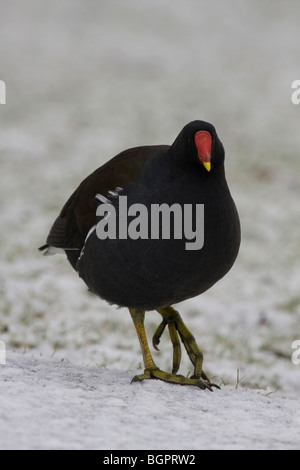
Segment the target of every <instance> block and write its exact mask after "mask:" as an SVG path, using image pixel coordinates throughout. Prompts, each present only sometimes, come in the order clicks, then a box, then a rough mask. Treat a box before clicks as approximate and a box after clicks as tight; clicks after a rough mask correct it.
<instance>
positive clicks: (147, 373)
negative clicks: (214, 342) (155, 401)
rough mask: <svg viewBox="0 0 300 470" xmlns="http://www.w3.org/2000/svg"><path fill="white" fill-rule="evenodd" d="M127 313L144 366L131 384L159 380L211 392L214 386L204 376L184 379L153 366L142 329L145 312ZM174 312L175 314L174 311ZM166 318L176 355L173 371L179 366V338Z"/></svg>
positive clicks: (174, 325)
mask: <svg viewBox="0 0 300 470" xmlns="http://www.w3.org/2000/svg"><path fill="white" fill-rule="evenodd" d="M169 308H171V307H167V309H169ZM163 310H165V309H160V310H159V313H161V314H162V311H163ZM172 310H173V309H172ZM129 311H130V314H131V317H132V320H133V323H134V326H135V329H136V332H137V335H138V338H139V342H140V346H141V350H142V354H143V360H144V366H145V370H144V373H143V374H141V375H136V376H135V377H134V378H133V380H132V381H133V382H137V381H142V380H145V379H159V380H163V381H164V382H170V383H173V384H179V385H194V386H196V387H199V388H201V389H208V390H211V391H212V387H214V386H216V385H215V384H211V383H210V382H209V381H208V380H207V378H206V376H204V375H201V374H199V377H192V378H186V377H184V376H183V375H177V374H176V373H174V372H173V373H168V372H164V371H162V370H160V369H159V368H158V367H157V365H156V364H155V362H154V361H153V358H152V356H151V352H150V349H149V345H148V341H147V337H146V332H145V327H144V318H145V311H144V310H135V309H129ZM174 312H175V310H174ZM176 313H177V312H176ZM178 315H179V314H178ZM167 316H168V314H167V312H166V315H165V316H164V320H165V321H166V322H167V324H169V323H170V324H172V326H171V327H169V331H170V335H171V339H172V337H173V339H172V343H173V346H174V345H175V346H174V349H175V350H176V354H174V356H176V358H175V359H174V358H173V371H174V370H175V369H176V368H177V366H178V367H179V364H180V356H179V355H178V351H179V349H178V344H179V348H180V342H179V338H178V334H177V330H178V325H177V323H175V322H174V323H172V321H173V320H170V321H168V320H167ZM179 317H180V316H179ZM176 320H177V321H178V318H177V317H176ZM160 327H161V325H160ZM181 329H182V328H181V327H180V330H181ZM163 330H164V328H162V327H161V328H160V331H159V333H160V332H161V334H162V333H163ZM178 332H179V335H180V337H181V339H182V336H181V335H182V332H180V331H179V330H178ZM158 339H159V338H158ZM158 342H159V341H158ZM183 343H184V345H185V347H189V346H187V345H186V344H185V342H184V341H183ZM157 344H158V343H157ZM174 361H175V364H174ZM177 370H178V368H177ZM216 387H217V386H216Z"/></svg>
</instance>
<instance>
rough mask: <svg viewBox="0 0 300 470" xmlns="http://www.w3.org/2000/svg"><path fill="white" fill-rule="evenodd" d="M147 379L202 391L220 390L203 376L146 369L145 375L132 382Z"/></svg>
mask: <svg viewBox="0 0 300 470" xmlns="http://www.w3.org/2000/svg"><path fill="white" fill-rule="evenodd" d="M147 379H156V380H162V381H163V382H168V383H172V384H179V385H192V386H194V387H198V388H200V389H201V390H210V391H211V392H212V391H213V388H214V387H215V388H218V389H219V388H220V387H219V386H218V385H217V384H214V383H212V382H210V380H209V379H208V378H207V377H206V376H205V374H203V377H199V378H196V377H190V378H189V377H184V376H183V375H178V374H171V373H169V372H164V371H162V370H160V369H158V368H157V369H146V370H145V371H144V373H143V374H140V375H136V376H135V377H133V379H132V382H141V381H143V380H147Z"/></svg>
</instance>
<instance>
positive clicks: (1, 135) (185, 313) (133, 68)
mask: <svg viewBox="0 0 300 470" xmlns="http://www.w3.org/2000/svg"><path fill="white" fill-rule="evenodd" d="M0 10H1V11H0V44H1V45H2V46H1V51H0V54H1V57H0V63H1V69H0V80H3V81H4V82H5V86H6V104H5V105H2V104H1V105H0V121H1V122H0V179H1V181H0V227H1V230H0V246H1V250H0V257H1V271H0V344H1V346H3V344H4V345H5V347H6V364H2V362H4V360H3V358H4V353H3V347H2V349H1V361H0V362H1V363H0V397H1V399H0V429H1V436H0V448H3V449H11V448H27V449H30V448H35V449H37V448H48V449H53V448H76V449H77V448H78V449H87V448H93V449H96V448H97V449H109V448H110V449H134V448H143V449H147V448H148V449H150V448H152V449H163V448H167V449H176V448H178V449H204V448H220V449H221V448H226V449H228V448H234V449H238V448H241V449H246V448H247V449H250V448H268V449H270V448H273V449H279V448H280V449H295V448H299V447H300V444H299V442H300V438H299V431H297V429H299V391H300V365H296V364H293V363H292V355H293V354H296V355H297V352H296V351H295V349H293V347H292V346H293V344H294V343H295V342H296V341H299V340H300V328H299V325H300V295H299V283H300V262H299V261H300V248H299V247H300V245H299V238H300V224H299V216H300V211H299V195H300V184H299V181H300V178H299V177H300V165H299V148H300V134H299V124H300V123H299V120H300V114H299V113H300V107H299V105H298V106H297V105H294V104H293V103H292V101H291V95H292V91H294V90H292V88H291V85H292V83H293V82H294V81H295V80H296V79H299V56H300V50H299V49H300V45H299V41H296V40H295V38H297V37H298V32H299V28H300V24H299V23H300V16H299V4H298V2H297V1H296V0H291V1H290V2H289V7H288V8H287V7H286V3H284V2H281V1H280V0H272V2H271V1H270V0H265V1H263V2H261V1H259V0H253V1H252V2H249V1H247V0H241V1H239V2H236V1H235V0H228V1H227V2H223V3H222V2H220V1H219V0H210V1H207V0H187V1H186V2H185V3H184V5H183V3H182V2H180V1H179V0H165V1H164V2H161V1H158V0H151V2H150V1H148V2H147V1H143V2H141V1H138V0H128V1H127V2H123V1H122V0H115V1H114V2H96V3H95V2H94V1H92V0H86V1H85V2H82V1H81V0H53V1H52V2H51V3H49V4H47V5H45V4H44V2H38V1H37V0H24V2H22V3H21V4H20V2H18V3H17V2H16V1H10V2H7V1H6V2H5V1H4V2H2V3H1V6H0ZM193 119H205V120H207V121H210V122H212V123H213V124H214V125H215V127H216V129H217V131H218V134H219V136H220V139H221V140H222V142H223V144H224V147H225V149H226V171H227V179H228V182H229V185H230V188H231V191H232V194H233V196H234V199H235V201H236V204H237V206H238V210H239V213H240V217H241V224H242V246H241V250H240V254H239V257H238V260H237V262H236V264H235V266H234V268H233V269H232V271H231V272H230V273H229V274H228V276H226V278H225V279H223V280H222V281H221V282H219V283H218V284H217V285H216V286H214V287H213V288H212V289H210V290H209V291H208V292H207V293H205V294H204V295H202V296H200V297H199V298H195V299H190V300H189V301H187V302H184V303H182V304H180V305H178V306H176V308H177V309H178V310H179V311H180V313H181V314H182V317H183V319H184V321H185V323H186V324H187V326H188V327H189V328H190V329H191V330H192V332H193V334H194V336H195V337H196V339H197V341H198V344H199V346H200V347H201V349H202V350H203V352H204V369H205V372H206V373H207V374H208V375H209V377H210V378H211V379H212V380H213V381H215V382H217V383H218V384H220V385H221V390H215V391H214V392H213V393H210V392H207V391H206V392H201V391H199V390H195V389H192V388H185V387H178V386H177V387H176V386H173V385H170V384H164V383H160V382H157V381H148V382H144V383H141V384H140V383H138V384H137V383H135V384H131V383H130V381H131V378H132V377H133V376H134V375H135V374H136V373H137V371H138V373H141V361H142V358H141V353H140V349H139V344H138V340H137V338H136V335H135V332H134V327H133V324H132V322H131V319H130V315H129V313H128V312H127V311H126V310H125V309H115V308H114V307H111V306H109V305H107V304H106V303H105V302H102V301H100V300H99V299H97V298H95V297H94V296H92V295H91V294H90V293H89V292H87V290H86V287H85V286H84V284H83V283H82V281H81V280H80V279H79V278H78V276H77V274H76V273H75V271H73V270H72V268H71V267H70V266H69V265H68V263H67V261H66V259H65V257H64V256H62V255H56V256H53V257H43V256H41V254H40V253H39V252H38V251H37V248H38V247H39V246H41V245H43V244H44V243H45V238H46V235H47V233H48V231H49V229H50V226H51V224H52V223H53V221H54V220H55V218H56V216H57V215H58V212H59V210H60V209H61V207H62V205H63V204H64V202H65V201H66V200H67V198H68V197H69V196H70V194H71V193H72V191H73V190H74V189H75V187H76V186H77V185H78V184H79V183H80V182H81V181H82V179H83V178H84V177H85V176H87V175H88V174H89V173H91V172H92V171H93V170H94V169H95V168H97V167H98V166H100V165H101V164H102V163H104V162H105V161H107V160H108V159H109V158H111V157H112V156H114V155H116V154H117V153H118V152H120V151H121V150H123V149H125V148H128V147H132V146H136V145H144V144H146V145H147V144H169V143H171V142H172V141H173V140H174V138H175V137H176V136H177V134H178V132H179V131H180V129H181V128H182V127H183V125H185V124H186V123H187V122H189V121H191V120H193ZM159 322H160V317H159V315H158V314H157V313H155V312H149V313H147V315H146V328H147V333H148V336H149V339H150V338H151V336H152V335H153V333H154V331H155V329H156V328H157V325H158V323H159ZM297 357H298V356H297ZM154 359H155V361H156V362H157V363H158V365H159V366H160V367H161V368H162V369H164V370H170V367H171V346H170V341H169V340H168V337H167V334H165V335H164V336H163V338H162V341H161V344H160V352H156V351H155V352H154ZM180 372H181V373H183V374H188V373H191V366H190V364H189V361H188V358H187V357H185V356H184V357H183V360H182V367H181V369H180ZM238 377H239V383H238V388H237V389H236V384H237V378H238Z"/></svg>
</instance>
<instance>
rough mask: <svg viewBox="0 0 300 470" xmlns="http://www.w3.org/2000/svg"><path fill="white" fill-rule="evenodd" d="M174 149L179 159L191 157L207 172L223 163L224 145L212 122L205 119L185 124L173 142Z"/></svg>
mask: <svg viewBox="0 0 300 470" xmlns="http://www.w3.org/2000/svg"><path fill="white" fill-rule="evenodd" d="M173 146H174V151H175V153H176V155H177V156H179V155H180V159H181V160H182V159H185V162H186V163H187V160H186V159H187V158H189V157H191V158H192V161H193V162H194V163H197V164H199V163H200V164H201V165H202V166H203V167H204V168H205V169H206V170H207V171H208V172H210V171H211V170H214V168H217V167H218V166H220V165H222V164H223V163H224V157H225V152H224V147H223V145H222V143H221V141H220V140H219V138H218V135H217V133H216V130H215V128H214V126H213V125H212V124H210V123H209V122H205V121H192V122H190V123H189V124H187V125H186V126H185V127H184V128H183V129H182V131H181V132H180V134H179V135H178V137H177V139H176V140H175V142H174V144H173Z"/></svg>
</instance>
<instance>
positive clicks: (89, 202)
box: [42, 145, 169, 256]
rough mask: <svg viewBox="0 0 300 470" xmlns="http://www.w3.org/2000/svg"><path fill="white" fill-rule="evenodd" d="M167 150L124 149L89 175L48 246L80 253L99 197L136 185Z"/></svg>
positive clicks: (58, 221) (160, 147)
mask: <svg viewBox="0 0 300 470" xmlns="http://www.w3.org/2000/svg"><path fill="white" fill-rule="evenodd" d="M168 148H169V146H167V145H157V146H148V147H136V148H132V149H129V150H125V151H124V152H122V153H120V154H118V155H117V156H115V157H114V158H112V159H111V160H109V161H108V162H107V163H105V164H104V165H103V166H101V167H100V168H98V169H97V170H95V171H94V172H93V173H92V174H90V175H89V176H88V177H87V178H86V179H85V180H83V181H82V183H81V184H80V185H79V186H78V188H77V189H76V191H75V192H74V193H73V194H72V196H71V197H70V198H69V199H68V201H67V202H66V204H65V205H64V207H63V208H62V210H61V213H60V215H59V217H58V218H57V219H56V221H55V222H54V224H53V226H52V228H51V230H50V233H49V235H48V238H47V245H50V246H54V247H56V248H63V249H66V250H74V249H77V250H80V249H81V248H82V246H83V244H84V240H85V238H86V236H87V234H88V232H89V230H90V229H91V227H92V226H93V225H94V224H95V223H96V210H97V206H98V204H99V202H97V201H96V199H95V196H96V194H98V193H99V194H103V195H106V194H107V193H108V191H110V190H114V189H115V188H116V187H118V186H119V187H122V188H124V187H126V186H127V185H128V184H132V183H135V182H136V181H137V180H138V178H139V177H140V176H141V174H142V171H143V168H144V165H145V163H146V162H147V161H148V160H149V159H151V158H152V157H153V156H154V155H155V154H157V152H159V151H161V150H167V149H168ZM42 248H45V247H42ZM74 255H75V253H74ZM77 256H78V254H77Z"/></svg>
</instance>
